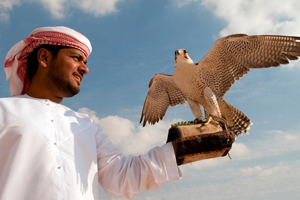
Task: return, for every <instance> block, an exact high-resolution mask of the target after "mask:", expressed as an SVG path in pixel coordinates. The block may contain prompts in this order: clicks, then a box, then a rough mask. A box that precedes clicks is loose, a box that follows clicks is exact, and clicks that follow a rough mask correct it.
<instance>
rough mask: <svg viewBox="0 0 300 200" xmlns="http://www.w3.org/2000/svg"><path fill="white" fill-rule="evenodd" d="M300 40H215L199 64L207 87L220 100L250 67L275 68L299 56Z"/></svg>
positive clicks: (240, 36) (244, 37) (268, 37)
mask: <svg viewBox="0 0 300 200" xmlns="http://www.w3.org/2000/svg"><path fill="white" fill-rule="evenodd" d="M299 40H300V37H293V36H276V35H274V36H271V35H257V36H248V35H245V34H235V35H229V36H227V37H223V38H221V39H219V40H217V41H216V42H215V43H214V45H213V47H212V48H211V50H210V51H209V53H208V54H207V55H206V56H205V57H204V58H203V59H202V60H201V61H200V62H199V63H198V66H199V70H201V73H203V74H204V75H205V76H206V77H209V80H208V82H209V83H208V85H209V87H210V88H211V89H212V90H213V91H214V92H215V94H216V95H217V97H219V98H222V97H223V96H224V95H225V93H226V92H227V91H228V90H229V89H230V87H231V86H232V85H233V83H234V82H235V81H237V80H239V79H240V78H241V77H242V76H243V75H245V74H247V73H248V72H249V71H250V68H267V67H272V66H274V67H278V66H279V65H280V64H288V63H289V60H297V59H298V56H300V43H299V42H298V41H299Z"/></svg>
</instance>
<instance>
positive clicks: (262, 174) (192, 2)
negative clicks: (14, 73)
mask: <svg viewBox="0 0 300 200" xmlns="http://www.w3.org/2000/svg"><path fill="white" fill-rule="evenodd" d="M299 7H300V2H299V1H297V0H286V1H284V5H283V3H282V1H280V0H257V1H252V0H226V1H222V0H210V1H209V0H181V1H179V0H161V1H159V0H154V1H146V0H144V1H142V0H85V1H82V2H80V1H77V0H69V1H67V0H53V1H47V0H41V1H37V0H22V1H21V0H0V60H2V62H3V61H4V58H5V55H6V53H7V51H8V50H9V49H10V48H11V47H12V46H13V45H14V44H15V43H16V42H18V41H20V40H22V39H24V38H25V37H27V35H28V34H29V33H30V32H31V31H32V30H33V29H35V28H38V27H42V26H61V25H62V26H68V27H70V28H73V29H75V30H77V31H79V32H81V33H83V34H84V35H86V36H87V37H88V38H89V39H90V41H91V43H92V46H93V52H92V54H91V56H90V57H89V60H88V67H89V69H90V73H89V74H88V75H86V76H85V78H84V80H83V83H82V85H81V92H80V94H78V95H77V96H75V97H73V98H69V99H65V100H63V102H62V104H64V105H66V106H68V107H70V108H72V109H74V110H75V111H79V112H85V113H88V114H89V115H90V116H91V118H93V119H94V121H95V122H97V123H99V124H100V125H101V127H102V128H103V129H104V131H105V132H106V133H107V134H108V135H109V137H110V139H111V140H112V141H113V143H114V144H115V145H116V146H118V147H119V148H121V149H122V150H123V151H124V152H126V153H128V154H134V155H138V154H144V153H146V152H147V151H148V150H150V149H151V148H152V147H154V146H157V145H162V144H164V142H165V140H166V138H167V131H168V129H169V127H170V124H171V123H173V122H176V121H178V120H192V119H194V117H193V115H192V114H191V112H190V110H189V108H188V106H177V107H173V108H169V109H168V111H167V113H166V116H165V118H164V119H163V121H161V122H159V123H158V124H156V125H154V126H150V125H148V126H146V127H144V128H142V127H141V126H140V124H139V123H138V122H139V119H140V114H141V111H142V106H143V103H144V99H145V96H146V94H147V91H148V83H149V81H150V79H151V78H152V76H153V75H154V74H156V73H165V74H172V73H173V69H174V51H175V50H176V49H179V48H185V49H187V50H188V52H189V54H190V56H191V58H192V59H193V60H194V62H198V61H199V60H200V59H201V58H202V57H204V56H205V54H206V53H207V52H208V51H209V49H210V48H211V46H212V45H213V43H214V41H215V40H216V39H218V38H220V37H222V36H225V35H229V34H233V33H246V34H249V35H253V34H282V35H298V36H300V27H299V24H300V16H299V12H298V8H299ZM299 77H300V61H293V62H291V63H290V64H289V65H284V66H280V67H279V68H269V69H259V70H251V71H250V73H249V74H247V75H246V76H244V77H243V78H242V79H240V80H239V81H238V82H236V83H235V84H234V85H233V87H232V88H231V90H230V91H229V92H228V93H227V94H226V95H225V98H224V99H225V100H226V101H228V102H229V103H230V104H232V105H233V106H235V107H236V108H238V109H240V110H241V111H242V112H244V113H245V114H246V115H247V116H248V117H249V118H250V119H251V120H252V122H253V125H252V126H251V130H250V131H249V132H250V134H249V135H243V136H239V137H238V138H237V141H236V143H235V144H234V146H233V148H232V150H231V157H232V160H230V159H229V158H228V157H225V158H217V159H210V160H205V161H200V162H196V163H193V164H188V165H186V166H182V167H180V168H181V170H182V173H183V177H182V179H181V180H179V181H174V182H171V183H167V184H165V185H163V187H162V188H161V189H159V190H153V191H147V192H143V193H141V194H138V195H136V197H135V199H147V200H162V199H164V200H166V199H210V200H219V199H220V200H221V199H222V200H223V199H247V200H248V199H249V200H250V199H264V200H265V199H272V200H273V199H291V200H293V199H299V198H300V192H299V191H300V168H299V166H300V158H299V153H300V145H299V144H300V133H299V131H300V116H299V111H300V106H299V103H298V102H299V97H300V90H299V88H300V78H299ZM0 81H1V85H0V97H8V96H10V94H9V82H5V74H4V71H0ZM100 197H101V199H122V198H113V197H110V196H108V195H106V194H105V192H104V191H103V190H102V189H100Z"/></svg>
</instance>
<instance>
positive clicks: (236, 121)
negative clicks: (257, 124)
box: [218, 99, 252, 136]
mask: <svg viewBox="0 0 300 200" xmlns="http://www.w3.org/2000/svg"><path fill="white" fill-rule="evenodd" d="M218 103H219V106H220V110H221V113H222V117H223V118H225V119H226V121H227V123H228V127H227V128H228V130H229V131H230V132H231V133H233V134H235V135H236V136H237V135H240V134H243V132H245V133H247V134H248V130H249V129H250V126H251V125H252V122H251V121H250V119H249V118H248V117H247V116H246V115H245V114H244V113H242V112H241V111H239V110H238V109H236V108H235V107H233V106H232V105H230V104H229V103H227V102H226V101H225V100H223V99H222V100H220V101H218Z"/></svg>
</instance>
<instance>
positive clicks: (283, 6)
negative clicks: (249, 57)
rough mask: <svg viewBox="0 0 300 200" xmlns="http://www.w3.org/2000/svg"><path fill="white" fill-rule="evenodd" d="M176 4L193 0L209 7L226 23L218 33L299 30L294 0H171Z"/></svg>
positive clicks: (278, 32) (275, 32)
mask: <svg viewBox="0 0 300 200" xmlns="http://www.w3.org/2000/svg"><path fill="white" fill-rule="evenodd" d="M172 2H173V4H174V5H175V6H177V7H178V8H181V7H183V6H185V5H188V4H191V3H195V4H198V5H199V6H201V7H206V8H207V9H209V10H210V11H211V12H212V13H213V14H214V15H215V16H216V17H217V18H220V19H221V20H224V21H225V22H226V23H227V25H226V27H225V28H224V29H223V30H221V32H220V36H225V35H229V34H233V33H246V34H288V35H298V34H299V32H300V27H299V26H298V24H299V23H300V16H299V14H298V13H299V11H298V8H299V7H300V1H298V0H286V1H284V2H283V1H281V0H256V1H253V0H228V1H223V0H172Z"/></svg>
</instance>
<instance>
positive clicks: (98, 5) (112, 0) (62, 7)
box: [0, 0, 123, 21]
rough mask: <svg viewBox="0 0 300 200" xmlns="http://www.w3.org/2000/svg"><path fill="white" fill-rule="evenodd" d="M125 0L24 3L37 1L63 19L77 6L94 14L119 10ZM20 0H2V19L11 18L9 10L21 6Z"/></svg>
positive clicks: (60, 0) (0, 19) (0, 16)
mask: <svg viewBox="0 0 300 200" xmlns="http://www.w3.org/2000/svg"><path fill="white" fill-rule="evenodd" d="M121 1H123V0H84V1H81V0H68V1H67V0H51V1H49V0H23V1H22V3H37V4H39V5H42V6H43V8H44V9H45V10H47V11H49V12H50V14H51V15H52V17H53V18H55V19H62V18H65V17H66V16H67V15H68V14H71V13H69V12H68V11H69V8H76V9H79V10H82V11H83V12H85V13H88V14H92V15H94V16H100V15H107V14H111V13H114V12H117V11H118V9H117V8H116V5H117V4H118V3H119V2H121ZM20 5H21V1H20V0H0V21H8V20H9V12H10V11H11V10H12V9H13V7H14V6H20Z"/></svg>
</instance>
